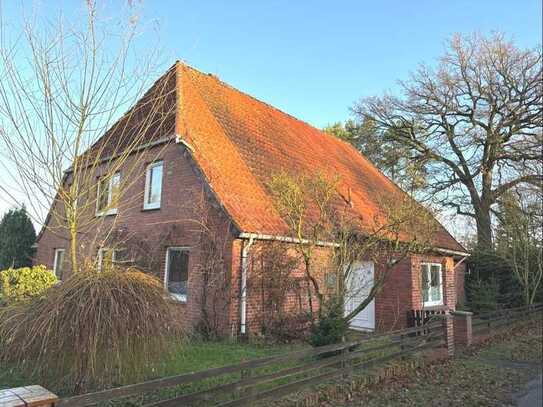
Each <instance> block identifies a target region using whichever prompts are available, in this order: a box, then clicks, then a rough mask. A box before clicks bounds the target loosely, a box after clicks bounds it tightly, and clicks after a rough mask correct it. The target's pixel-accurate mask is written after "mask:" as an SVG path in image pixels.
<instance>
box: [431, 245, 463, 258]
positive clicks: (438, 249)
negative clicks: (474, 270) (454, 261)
mask: <svg viewBox="0 0 543 407" xmlns="http://www.w3.org/2000/svg"><path fill="white" fill-rule="evenodd" d="M435 250H436V251H437V252H440V253H443V254H450V255H453V256H460V257H469V256H470V254H469V253H467V252H460V251H457V250H449V249H443V248H441V247H436V248H435Z"/></svg>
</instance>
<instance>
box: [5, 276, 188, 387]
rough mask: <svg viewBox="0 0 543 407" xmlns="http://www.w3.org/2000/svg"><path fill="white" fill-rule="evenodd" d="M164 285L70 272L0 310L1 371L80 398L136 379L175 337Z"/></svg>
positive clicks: (147, 278)
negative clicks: (17, 372)
mask: <svg viewBox="0 0 543 407" xmlns="http://www.w3.org/2000/svg"><path fill="white" fill-rule="evenodd" d="M179 332H180V331H179V326H178V325H177V323H176V318H175V317H174V314H173V309H172V304H171V302H170V301H169V300H168V298H167V296H166V295H165V291H164V288H163V285H162V284H161V283H160V282H159V280H158V279H156V278H155V277H153V276H150V275H148V274H145V273H143V272H141V271H138V270H136V269H124V270H123V269H118V268H112V269H110V270H108V271H105V272H101V273H98V272H96V271H93V270H89V271H81V272H79V273H75V274H74V275H72V276H71V277H70V278H69V279H67V280H66V281H64V282H63V283H62V284H61V285H58V286H55V287H53V288H50V289H49V290H48V292H47V294H46V295H45V296H44V297H41V298H34V299H30V300H28V301H24V302H20V303H14V304H12V305H9V306H7V307H4V309H1V310H0V364H1V362H4V363H6V364H16V365H17V366H19V367H20V368H21V369H22V370H23V371H24V372H27V373H28V374H29V375H32V376H33V377H36V378H39V380H40V381H41V382H40V383H43V384H47V385H49V386H51V387H52V388H55V389H62V390H63V391H69V392H71V393H79V392H84V391H88V390H90V389H96V388H104V387H108V386H111V385H115V384H119V383H121V382H123V383H126V382H127V381H136V380H141V379H142V378H143V377H144V375H145V373H146V372H149V369H151V368H153V366H154V365H155V364H156V362H158V360H159V359H160V358H164V357H165V356H166V354H167V352H168V349H169V346H168V344H169V343H171V341H170V340H169V339H170V337H171V336H172V335H178V334H179Z"/></svg>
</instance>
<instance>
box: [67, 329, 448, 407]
mask: <svg viewBox="0 0 543 407" xmlns="http://www.w3.org/2000/svg"><path fill="white" fill-rule="evenodd" d="M435 327H436V328H437V327H438V325H437V324H436V325H435ZM429 329H430V330H433V329H434V326H433V325H431V324H429V325H426V326H423V327H417V328H411V329H407V330H402V331H396V332H403V333H405V334H408V333H412V332H424V331H427V330H429ZM386 336H389V337H390V335H389V334H385V335H382V336H376V337H375V338H372V339H369V340H359V341H351V342H346V343H341V344H334V345H328V346H323V347H319V348H313V349H306V350H300V351H296V352H291V353H288V354H283V355H278V356H270V357H266V358H260V359H254V360H250V361H246V362H242V363H238V364H235V365H228V366H223V367H218V368H213V369H208V370H204V371H197V372H192V373H186V374H182V375H176V376H171V377H166V378H161V379H156V380H151V381H148V382H143V383H138V384H133V385H127V386H122V387H117V388H113V389H108V390H103V391H100V392H95V393H88V394H83V395H79V396H74V397H70V398H67V399H63V400H60V401H59V402H58V403H57V406H59V407H75V406H87V405H92V404H97V403H99V402H103V401H108V400H111V399H116V398H122V397H128V396H132V395H135V394H139V393H144V392H149V391H154V390H157V389H162V388H165V387H172V386H177V385H181V384H188V383H194V382H197V381H202V380H205V379H209V378H213V377H217V376H222V375H225V374H229V373H237V372H241V371H242V370H245V369H255V368H259V367H264V366H268V365H271V364H275V363H280V362H283V361H290V360H299V359H302V358H304V357H308V356H318V355H324V354H326V353H331V352H337V351H341V350H344V349H349V350H350V351H351V352H350V353H352V351H353V349H351V348H355V347H357V346H359V345H361V344H365V343H371V341H372V340H378V339H381V338H383V337H386ZM401 340H405V338H402V339H401ZM397 344H398V342H397V340H396V341H395V340H394V339H393V341H392V343H390V344H386V345H381V346H377V347H372V348H369V349H361V350H360V351H357V352H359V353H360V354H362V353H368V352H372V351H376V350H379V349H385V348H386V347H392V346H397ZM358 357H360V356H358ZM238 385H239V383H238ZM225 386H226V385H225Z"/></svg>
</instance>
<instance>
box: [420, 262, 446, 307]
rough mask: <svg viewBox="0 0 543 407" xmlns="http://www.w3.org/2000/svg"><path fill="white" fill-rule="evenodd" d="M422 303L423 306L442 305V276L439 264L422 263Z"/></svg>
mask: <svg viewBox="0 0 543 407" xmlns="http://www.w3.org/2000/svg"><path fill="white" fill-rule="evenodd" d="M421 269H422V270H421V271H422V276H421V277H422V301H423V303H424V306H433V305H443V275H442V270H441V264H439V263H423V264H422V265H421Z"/></svg>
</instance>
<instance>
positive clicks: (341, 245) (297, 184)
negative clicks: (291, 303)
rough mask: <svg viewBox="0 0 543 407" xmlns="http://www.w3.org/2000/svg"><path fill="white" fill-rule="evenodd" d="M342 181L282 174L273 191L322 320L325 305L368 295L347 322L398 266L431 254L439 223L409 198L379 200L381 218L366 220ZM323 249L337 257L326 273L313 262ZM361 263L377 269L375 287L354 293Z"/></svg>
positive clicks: (350, 314)
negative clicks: (353, 205)
mask: <svg viewBox="0 0 543 407" xmlns="http://www.w3.org/2000/svg"><path fill="white" fill-rule="evenodd" d="M338 182H339V180H338V179H330V178H327V177H326V176H323V175H320V174H317V175H315V176H312V177H308V176H304V175H299V176H291V175H288V174H285V173H282V174H277V175H275V176H274V177H272V181H271V182H270V184H269V186H270V189H271V191H272V194H273V196H274V200H275V203H276V207H277V208H278V210H279V212H280V213H281V215H282V216H283V219H285V220H286V222H287V225H288V226H289V228H290V231H291V234H292V235H293V236H294V237H295V238H296V239H297V243H296V244H295V245H293V247H294V250H295V251H296V252H298V254H299V255H300V257H301V259H302V260H303V261H302V263H303V266H304V272H305V275H306V278H307V279H308V280H309V281H310V282H311V284H312V288H313V289H312V290H311V291H310V292H308V296H309V298H311V296H312V295H313V294H314V295H315V297H316V299H317V303H318V306H319V314H318V316H320V315H321V314H320V312H321V311H322V310H323V309H324V308H323V307H324V306H325V305H326V302H327V301H330V302H333V303H336V304H339V305H340V306H341V307H342V308H343V307H344V305H345V302H346V301H348V300H349V298H351V297H354V296H357V295H358V294H359V293H360V290H364V291H367V296H366V298H365V299H364V300H363V301H361V302H360V303H359V304H357V305H356V306H355V307H354V308H353V309H352V311H351V312H349V313H348V314H347V315H345V317H344V318H345V321H346V322H348V321H350V320H352V319H353V318H354V317H355V316H356V315H357V314H358V313H360V312H361V311H362V310H363V309H364V308H366V307H367V306H368V304H370V303H371V301H372V300H373V299H374V298H375V296H376V295H377V294H378V293H379V292H380V290H381V289H382V288H383V286H384V284H385V282H386V280H387V278H388V276H389V275H390V271H391V270H392V269H393V268H394V267H395V266H396V265H397V264H398V263H399V262H401V261H402V260H403V259H405V258H406V257H407V256H408V255H410V254H414V253H423V252H426V251H428V250H430V249H431V247H432V240H433V237H434V235H435V231H436V227H437V221H436V220H435V218H434V217H433V215H432V213H431V212H430V211H429V210H427V209H425V208H424V207H422V206H421V205H420V204H418V203H417V202H416V201H414V200H413V199H412V198H410V197H409V196H407V195H404V196H403V199H399V200H395V201H392V202H391V201H390V199H379V201H380V204H379V207H380V208H381V210H382V216H379V218H377V216H376V218H375V219H363V218H361V217H360V216H358V215H356V214H355V213H354V212H353V211H352V210H351V208H350V206H349V205H348V204H347V203H346V202H345V200H343V199H342V197H341V196H340V195H339V194H338V192H337V186H338ZM383 198H384V197H383ZM377 199H378V198H377ZM322 246H325V247H328V248H329V249H330V250H331V251H332V253H333V256H332V262H331V263H332V264H331V265H330V266H329V267H326V268H324V269H323V267H322V266H319V265H318V264H317V263H316V261H315V259H316V253H317V250H318V249H317V248H318V247H322ZM358 261H373V262H374V263H375V264H378V265H379V270H378V273H377V276H376V278H375V279H374V280H373V282H369V281H367V282H366V283H365V284H366V285H359V286H357V287H356V288H355V289H353V287H352V284H350V282H351V279H352V278H353V273H354V272H355V266H356V263H357V262H358ZM330 277H332V278H331V279H330ZM325 279H326V280H332V283H330V282H328V283H327V284H326V286H328V287H329V286H332V290H331V291H330V290H327V287H323V281H324V280H325ZM368 284H369V285H370V286H368ZM311 311H313V310H312V309H311Z"/></svg>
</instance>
